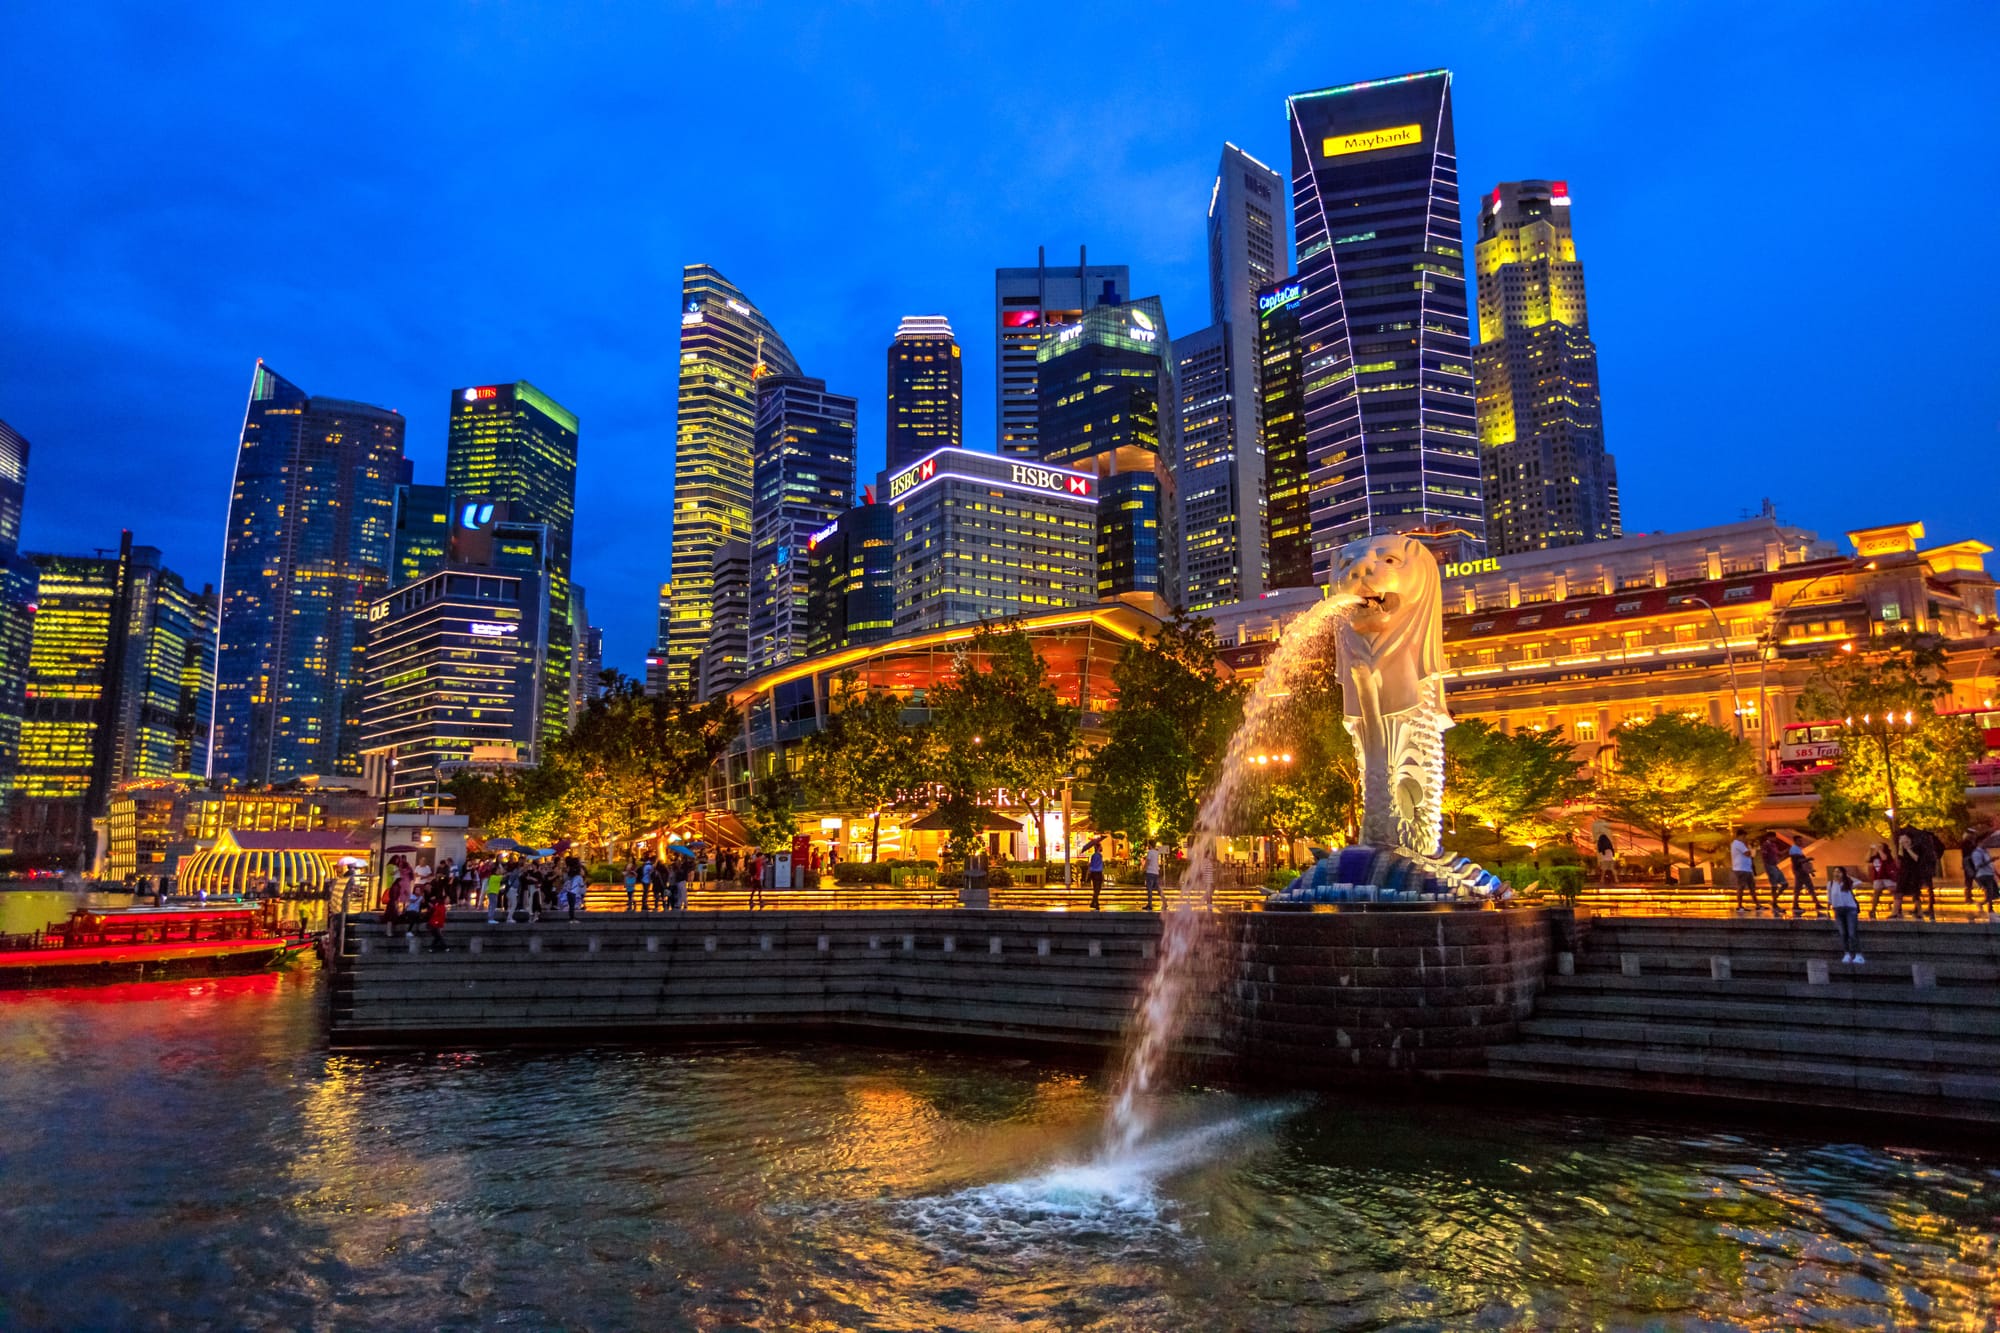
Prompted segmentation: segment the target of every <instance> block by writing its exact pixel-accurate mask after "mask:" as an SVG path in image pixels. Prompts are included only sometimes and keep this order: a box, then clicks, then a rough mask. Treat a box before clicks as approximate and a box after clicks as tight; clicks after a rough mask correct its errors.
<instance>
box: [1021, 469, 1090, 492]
mask: <svg viewBox="0 0 2000 1333" xmlns="http://www.w3.org/2000/svg"><path fill="white" fill-rule="evenodd" d="M1014 484H1015V485H1016V486H1032V487H1034V488H1035V489H1036V490H1038V491H1055V492H1056V493H1058V494H1061V495H1089V494H1090V478H1089V477H1084V476H1078V475H1077V474H1076V473H1074V472H1056V471H1053V470H1051V469H1049V468H1045V467H1029V466H1028V465H1027V464H1025V463H1016V464H1014Z"/></svg>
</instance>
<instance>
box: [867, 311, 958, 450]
mask: <svg viewBox="0 0 2000 1333" xmlns="http://www.w3.org/2000/svg"><path fill="white" fill-rule="evenodd" d="M964 379H965V366H964V363H963V361H961V359H960V357H959V349H958V339H956V338H954V337H953V336H952V332H951V321H950V320H948V319H946V318H945V317H944V316H943V315H905V316H904V317H903V322H902V323H901V324H900V325H899V326H898V327H897V329H896V340H895V341H894V342H892V343H890V344H889V411H888V416H887V419H886V423H885V424H886V429H887V431H888V440H887V445H888V447H887V452H886V454H885V457H886V458H887V460H888V461H887V462H886V463H885V464H884V465H883V466H885V467H886V468H888V470H889V471H891V472H900V471H902V470H903V469H904V468H905V467H907V466H909V465H910V464H911V463H914V462H916V461H917V460H918V459H919V458H922V457H923V456H924V455H925V454H927V453H929V452H930V451H931V450H933V449H957V448H959V447H961V446H962V445H964V443H965V401H964V399H965V394H964Z"/></svg>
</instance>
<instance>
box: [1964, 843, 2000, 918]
mask: <svg viewBox="0 0 2000 1333" xmlns="http://www.w3.org/2000/svg"><path fill="white" fill-rule="evenodd" d="M1965 867H1966V869H1965V873H1966V874H1968V875H1970V876H1971V877H1972V882H1973V883H1974V884H1977V885H1978V886H1979V892H1980V894H1981V895H1982V897H1983V898H1984V900H1985V901H1984V902H1982V903H1981V904H1980V906H1981V907H1982V908H1983V909H1984V910H1985V911H1987V912H1988V913H1990V912H1992V911H1993V906H1994V903H1995V902H1996V901H2000V871H1996V870H1995V868H1994V865H1993V853H1991V852H1989V851H1987V850H1986V847H1985V845H1984V844H1983V843H1977V842H1975V843H1973V844H1972V850H1971V851H1970V852H1967V853H1966V855H1965Z"/></svg>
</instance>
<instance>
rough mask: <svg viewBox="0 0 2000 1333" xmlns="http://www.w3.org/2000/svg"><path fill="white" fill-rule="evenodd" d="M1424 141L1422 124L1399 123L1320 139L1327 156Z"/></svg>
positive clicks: (1324, 153) (1399, 146)
mask: <svg viewBox="0 0 2000 1333" xmlns="http://www.w3.org/2000/svg"><path fill="white" fill-rule="evenodd" d="M1423 141H1424V127H1423V126H1421V125H1397V126H1395V127H1393V128H1391V129H1386V130H1363V131H1362V132H1361V133H1359V134H1335V135H1332V136H1330V137H1328V138H1326V139H1323V140H1321V141H1320V146H1319V150H1320V152H1321V153H1322V154H1323V155H1325V156H1327V157H1346V156H1347V155H1348V154H1349V153H1372V152H1374V151H1375V150H1376V149H1378V148H1408V147H1409V146H1410V145H1411V144H1419V143H1422V142H1423Z"/></svg>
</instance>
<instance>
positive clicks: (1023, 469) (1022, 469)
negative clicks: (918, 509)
mask: <svg viewBox="0 0 2000 1333" xmlns="http://www.w3.org/2000/svg"><path fill="white" fill-rule="evenodd" d="M947 478H950V479H954V480H957V481H967V482H971V483H973V484H974V485H979V486H1004V487H1007V488H1008V489H1009V490H1016V491H1032V492H1034V493H1036V494H1038V495H1059V496H1063V497H1064V498H1066V499H1071V500H1081V501H1084V502H1086V503H1092V504H1094V503H1096V482H1095V478H1093V477H1092V476H1091V475H1090V474H1089V473H1088V472H1072V471H1070V470H1069V469H1068V468H1060V467H1049V466H1047V465H1045V464H1040V463H1017V462H1014V461H1013V460H1012V459H1006V458H1001V457H999V456H998V455H995V454H982V453H975V452H973V451H972V450H969V449H941V450H939V451H938V452H937V453H934V454H932V455H931V456H930V457H929V458H926V459H924V460H923V461H922V462H920V463H916V464H914V465H912V466H910V467H907V468H904V469H903V470H902V471H901V472H898V473H897V474H896V475H895V476H893V477H891V478H889V499H890V500H892V501H895V500H900V499H902V498H903V497H904V496H906V495H909V494H910V493H911V492H912V491H916V490H920V489H922V488H923V487H925V486H927V485H929V484H930V483H932V482H934V481H942V480H945V479H947Z"/></svg>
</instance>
